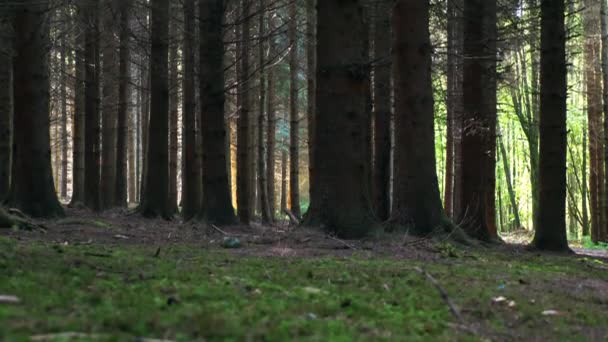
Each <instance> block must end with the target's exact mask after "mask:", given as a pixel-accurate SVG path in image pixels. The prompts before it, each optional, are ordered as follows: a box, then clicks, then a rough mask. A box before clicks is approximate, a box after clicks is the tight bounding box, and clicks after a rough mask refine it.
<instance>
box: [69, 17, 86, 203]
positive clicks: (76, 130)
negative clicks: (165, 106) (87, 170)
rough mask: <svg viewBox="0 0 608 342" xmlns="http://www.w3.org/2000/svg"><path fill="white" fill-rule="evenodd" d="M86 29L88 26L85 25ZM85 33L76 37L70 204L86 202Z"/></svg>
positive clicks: (83, 22) (82, 19) (79, 20)
mask: <svg viewBox="0 0 608 342" xmlns="http://www.w3.org/2000/svg"><path fill="white" fill-rule="evenodd" d="M85 14H86V10H85V9H83V8H82V7H79V8H78V19H77V20H78V27H81V28H82V27H83V26H84V25H86V24H85V23H86V22H85V21H84V19H85ZM85 29H86V26H85ZM83 36H84V35H76V37H75V40H76V42H75V50H76V51H75V60H76V61H75V62H76V63H75V66H74V68H75V77H74V78H75V79H74V118H73V122H72V134H73V136H72V200H71V201H70V205H72V206H74V205H77V204H82V203H84V129H85V126H84V125H85V115H84V114H85V60H84V50H83V49H84V38H83Z"/></svg>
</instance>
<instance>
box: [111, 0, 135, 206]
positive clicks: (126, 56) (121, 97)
mask: <svg viewBox="0 0 608 342" xmlns="http://www.w3.org/2000/svg"><path fill="white" fill-rule="evenodd" d="M119 6H120V55H119V83H118V119H117V120H118V122H117V124H118V131H117V135H118V137H117V140H116V183H115V187H116V188H115V201H114V205H115V206H116V207H126V206H127V188H128V187H127V184H128V183H127V180H128V179H132V177H130V178H128V176H127V162H129V171H131V170H132V169H133V163H132V162H131V161H132V160H133V158H132V154H133V153H132V152H131V151H132V149H131V148H130V147H131V145H132V144H129V142H130V141H132V140H133V139H130V137H131V134H130V132H131V131H130V130H129V122H128V119H129V108H130V102H131V101H130V97H131V91H130V83H131V66H130V59H131V50H130V47H129V43H130V42H129V39H130V32H131V31H130V27H129V21H130V16H131V4H130V0H123V1H121V3H120V5H119ZM131 127H132V126H131ZM131 188H132V187H131Z"/></svg>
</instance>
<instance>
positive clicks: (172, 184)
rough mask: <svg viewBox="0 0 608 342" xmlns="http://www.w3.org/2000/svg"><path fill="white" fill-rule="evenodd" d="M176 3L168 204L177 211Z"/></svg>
mask: <svg viewBox="0 0 608 342" xmlns="http://www.w3.org/2000/svg"><path fill="white" fill-rule="evenodd" d="M177 9H178V5H177V4H176V3H174V2H171V5H170V17H169V22H170V24H169V198H168V201H169V206H170V208H171V211H172V212H176V211H177V170H178V167H179V166H178V165H179V164H178V161H177V150H178V127H177V125H178V116H179V75H178V70H177V67H178V61H179V58H178V48H179V46H178V31H177V25H178V20H177V18H176V15H177V14H178V13H179V12H178V11H177Z"/></svg>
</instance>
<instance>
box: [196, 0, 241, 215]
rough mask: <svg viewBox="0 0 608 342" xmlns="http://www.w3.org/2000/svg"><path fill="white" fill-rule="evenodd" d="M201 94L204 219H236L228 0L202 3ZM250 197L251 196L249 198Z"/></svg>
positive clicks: (212, 0) (213, 0) (211, 0)
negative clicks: (228, 105) (228, 115)
mask: <svg viewBox="0 0 608 342" xmlns="http://www.w3.org/2000/svg"><path fill="white" fill-rule="evenodd" d="M200 17H201V21H200V40H201V45H200V61H201V64H200V82H201V84H200V96H201V116H200V121H201V126H202V130H203V132H202V137H203V139H202V140H203V141H202V145H203V189H204V194H203V205H202V218H203V219H204V220H205V221H207V222H209V223H214V224H220V225H229V224H234V223H235V222H236V218H235V216H234V209H233V208H232V202H231V199H230V180H229V178H228V170H227V168H226V158H227V155H226V125H225V121H224V102H225V94H224V42H223V28H222V26H223V18H224V1H223V0H210V1H201V2H200ZM247 198H248V197H247Z"/></svg>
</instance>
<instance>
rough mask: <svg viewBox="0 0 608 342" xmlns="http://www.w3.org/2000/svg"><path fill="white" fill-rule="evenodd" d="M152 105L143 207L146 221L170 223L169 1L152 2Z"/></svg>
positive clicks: (171, 207) (171, 212)
mask: <svg viewBox="0 0 608 342" xmlns="http://www.w3.org/2000/svg"><path fill="white" fill-rule="evenodd" d="M150 8H151V10H152V13H151V34H150V37H151V40H152V46H151V48H152V49H151V54H150V74H151V78H150V84H151V96H150V98H151V104H150V122H149V125H150V127H149V129H148V132H149V133H148V137H149V141H148V151H147V155H148V156H147V159H146V162H147V167H146V170H147V175H146V177H145V179H146V180H145V184H146V186H145V189H144V196H143V198H142V204H141V207H140V210H141V213H142V215H143V216H145V217H159V216H160V217H162V218H164V219H171V218H172V217H173V214H174V213H175V212H174V210H173V209H174V206H172V205H171V204H170V203H169V127H168V122H169V117H168V116H169V82H168V81H169V80H168V79H169V68H168V55H169V8H170V6H169V0H151V2H150Z"/></svg>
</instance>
